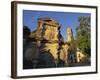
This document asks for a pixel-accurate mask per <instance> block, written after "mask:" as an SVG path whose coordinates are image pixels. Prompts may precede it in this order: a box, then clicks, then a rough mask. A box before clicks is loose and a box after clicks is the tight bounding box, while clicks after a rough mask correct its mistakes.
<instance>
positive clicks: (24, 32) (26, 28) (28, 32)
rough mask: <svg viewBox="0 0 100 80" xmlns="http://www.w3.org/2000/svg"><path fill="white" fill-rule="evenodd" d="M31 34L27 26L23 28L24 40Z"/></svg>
mask: <svg viewBox="0 0 100 80" xmlns="http://www.w3.org/2000/svg"><path fill="white" fill-rule="evenodd" d="M30 33H31V30H30V29H29V28H28V27H27V26H24V27H23V37H24V38H27V37H28V36H29V35H30Z"/></svg>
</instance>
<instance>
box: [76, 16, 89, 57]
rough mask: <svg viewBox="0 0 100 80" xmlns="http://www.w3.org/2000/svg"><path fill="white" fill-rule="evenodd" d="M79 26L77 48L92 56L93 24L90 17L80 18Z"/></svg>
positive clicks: (77, 28)
mask: <svg viewBox="0 0 100 80" xmlns="http://www.w3.org/2000/svg"><path fill="white" fill-rule="evenodd" d="M78 20H79V25H78V26H77V27H76V43H77V47H78V48H79V49H80V50H81V51H82V52H83V53H86V54H88V55H90V51H91V24H90V16H80V17H79V18H78Z"/></svg>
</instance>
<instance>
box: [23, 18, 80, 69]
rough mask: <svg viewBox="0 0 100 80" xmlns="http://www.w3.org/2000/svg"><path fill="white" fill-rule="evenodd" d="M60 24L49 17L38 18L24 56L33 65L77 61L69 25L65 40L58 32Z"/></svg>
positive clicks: (56, 64) (44, 65)
mask: <svg viewBox="0 0 100 80" xmlns="http://www.w3.org/2000/svg"><path fill="white" fill-rule="evenodd" d="M60 28H61V26H60V24H59V23H58V22H56V21H55V20H53V19H51V18H39V19H38V26H37V29H36V30H34V31H33V32H31V34H30V35H29V39H30V43H29V44H28V46H27V48H26V49H25V50H26V51H25V52H24V56H25V58H26V59H27V60H29V61H31V62H32V63H33V67H34V68H36V65H39V66H37V67H38V68H42V67H43V68H44V67H60V66H62V67H64V66H69V64H71V63H74V62H75V61H77V60H78V61H79V59H76V58H77V55H76V52H73V51H75V50H73V49H75V48H74V47H73V43H72V42H73V40H74V37H73V32H72V29H71V28H70V27H69V28H67V31H66V35H67V38H66V41H64V39H63V36H62V35H61V33H60Z"/></svg>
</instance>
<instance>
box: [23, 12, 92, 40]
mask: <svg viewBox="0 0 100 80" xmlns="http://www.w3.org/2000/svg"><path fill="white" fill-rule="evenodd" d="M79 16H91V14H89V13H73V12H52V11H33V10H23V25H24V26H28V27H29V28H30V30H31V31H33V30H35V29H36V28H37V19H38V18H46V17H50V18H52V19H54V20H56V21H57V22H59V24H60V25H61V29H60V31H61V34H62V35H63V37H64V40H66V30H67V28H68V27H71V28H72V31H73V35H74V37H75V35H76V26H78V25H79V22H78V17H79Z"/></svg>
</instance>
